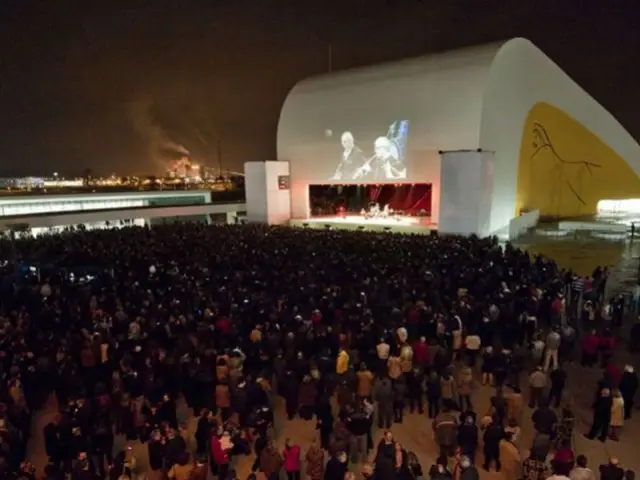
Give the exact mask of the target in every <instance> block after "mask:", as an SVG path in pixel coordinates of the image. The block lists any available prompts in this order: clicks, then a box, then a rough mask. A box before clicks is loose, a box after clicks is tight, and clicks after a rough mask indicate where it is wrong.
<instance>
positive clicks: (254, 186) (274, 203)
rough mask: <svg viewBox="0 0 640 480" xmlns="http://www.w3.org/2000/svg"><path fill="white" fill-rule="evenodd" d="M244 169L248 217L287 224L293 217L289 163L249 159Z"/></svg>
mask: <svg viewBox="0 0 640 480" xmlns="http://www.w3.org/2000/svg"><path fill="white" fill-rule="evenodd" d="M244 171H245V191H246V201H247V220H248V221H249V222H259V223H268V224H270V225H278V224H283V223H287V222H288V221H289V219H290V218H291V188H290V176H289V163H288V162H274V161H268V162H247V163H245V164H244ZM285 182H286V188H284V187H285Z"/></svg>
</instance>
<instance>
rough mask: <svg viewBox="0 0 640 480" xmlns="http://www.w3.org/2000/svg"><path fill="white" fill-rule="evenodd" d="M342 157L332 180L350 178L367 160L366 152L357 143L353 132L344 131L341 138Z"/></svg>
mask: <svg viewBox="0 0 640 480" xmlns="http://www.w3.org/2000/svg"><path fill="white" fill-rule="evenodd" d="M341 143H342V157H341V159H340V163H339V164H338V168H336V171H335V173H334V174H333V177H331V180H350V179H351V178H352V177H353V176H354V174H355V171H356V169H357V168H358V166H360V165H362V164H363V163H365V162H366V158H365V157H364V153H362V150H360V148H358V147H357V146H356V144H355V139H354V138H353V135H352V134H351V132H348V131H347V132H344V133H343V134H342V138H341Z"/></svg>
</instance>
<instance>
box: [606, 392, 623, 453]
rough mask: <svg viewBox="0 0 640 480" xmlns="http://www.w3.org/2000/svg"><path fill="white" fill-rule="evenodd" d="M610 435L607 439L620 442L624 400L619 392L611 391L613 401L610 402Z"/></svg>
mask: <svg viewBox="0 0 640 480" xmlns="http://www.w3.org/2000/svg"><path fill="white" fill-rule="evenodd" d="M610 425H611V433H610V434H609V438H611V440H613V441H615V442H617V441H618V440H620V433H621V431H622V427H623V426H624V399H623V398H622V394H621V393H620V390H614V391H613V401H612V402H611V423H610Z"/></svg>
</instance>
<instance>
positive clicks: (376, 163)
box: [353, 137, 407, 181]
mask: <svg viewBox="0 0 640 480" xmlns="http://www.w3.org/2000/svg"><path fill="white" fill-rule="evenodd" d="M374 151H375V154H374V156H373V157H371V158H370V159H369V160H367V161H366V162H365V163H363V164H362V166H361V167H360V168H358V169H357V170H356V172H355V173H354V175H353V179H354V180H357V179H362V178H365V177H366V180H367V181H375V180H393V179H403V178H407V170H406V168H405V165H404V162H403V161H402V160H401V159H400V158H399V153H398V148H397V146H395V145H394V143H393V141H392V140H390V139H389V138H387V137H378V138H377V139H376V141H375V143H374Z"/></svg>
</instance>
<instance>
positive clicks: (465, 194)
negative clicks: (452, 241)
mask: <svg viewBox="0 0 640 480" xmlns="http://www.w3.org/2000/svg"><path fill="white" fill-rule="evenodd" d="M441 168H442V172H441V177H440V178H441V184H440V189H441V193H440V220H439V224H438V232H440V233H444V234H461V235H471V234H475V235H479V236H485V235H488V234H489V219H490V214H491V189H492V185H493V152H481V151H475V150H472V151H464V150H463V151H449V152H442V154H441Z"/></svg>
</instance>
